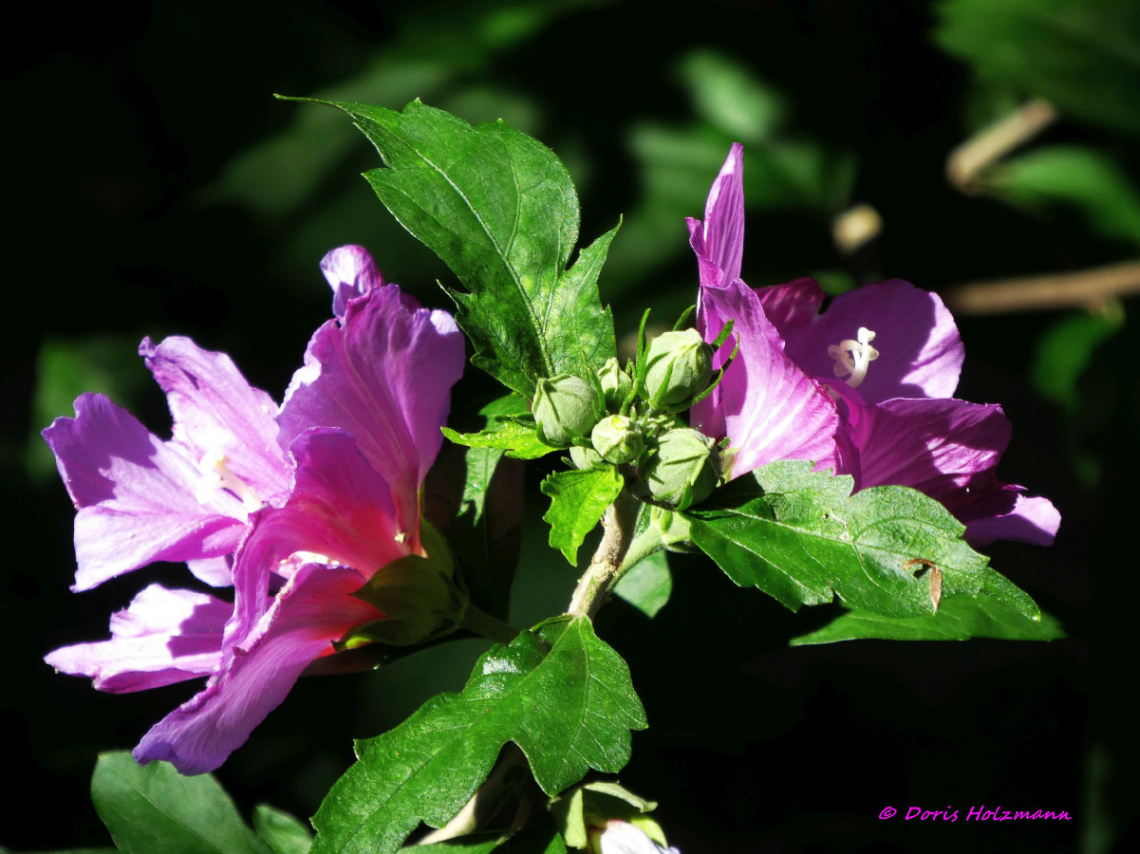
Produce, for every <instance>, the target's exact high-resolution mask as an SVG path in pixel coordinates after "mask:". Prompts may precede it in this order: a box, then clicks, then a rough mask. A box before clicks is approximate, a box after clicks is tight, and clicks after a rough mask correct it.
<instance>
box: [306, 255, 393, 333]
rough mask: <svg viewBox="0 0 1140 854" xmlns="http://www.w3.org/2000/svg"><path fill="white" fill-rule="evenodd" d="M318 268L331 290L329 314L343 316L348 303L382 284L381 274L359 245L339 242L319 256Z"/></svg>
mask: <svg viewBox="0 0 1140 854" xmlns="http://www.w3.org/2000/svg"><path fill="white" fill-rule="evenodd" d="M321 272H322V273H324V274H325V279H326V280H327V281H328V283H329V287H331V288H332V290H333V314H335V315H336V316H337V317H340V318H343V317H344V314H345V312H346V311H348V303H349V301H350V300H353V299H356V297H359V296H364V294H366V293H368V292H369V291H370V290H372V289H373V288H380V287H383V286H384V276H383V274H382V273H381V272H380V270H379V269H378V268H377V267H376V262H375V261H373V260H372V254H371V253H370V252H369V251H368V250H367V249H365V248H364V247H363V246H355V245H349V246H340V247H337V248H336V249H332V250H330V251H329V252H328V253H326V255H325V257H324V258H322V259H321Z"/></svg>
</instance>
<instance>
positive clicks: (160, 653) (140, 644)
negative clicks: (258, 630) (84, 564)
mask: <svg viewBox="0 0 1140 854" xmlns="http://www.w3.org/2000/svg"><path fill="white" fill-rule="evenodd" d="M232 612H233V606H232V605H230V604H228V603H226V602H222V601H221V600H219V599H215V598H214V597H213V596H210V595H208V594H205V593H198V592H196V591H193V590H167V589H166V588H165V587H161V586H159V585H157V584H152V585H151V586H149V587H147V588H146V589H145V590H143V591H142V592H141V593H139V594H138V595H137V596H136V597H135V598H134V599H133V600H132V601H131V604H130V606H129V607H128V608H127V609H126V610H124V611H119V612H117V613H115V614H113V615H112V616H111V640H108V641H101V642H97V643H81V644H75V645H74V646H65V647H62V648H61V649H57V650H55V651H54V652H52V653H49V654H48V655H47V656H45V657H44V661H46V662H47V663H48V664H50V665H51V666H52V667H54V668H55V669H56V670H60V671H63V672H64V673H70V674H71V675H72V676H89V677H91V678H92V679H93V680H94V685H95V688H96V689H97V690H99V691H107V692H110V693H112V694H124V693H128V692H131V691H142V690H145V689H147V688H159V687H161V686H163V685H172V684H174V683H175V682H182V681H184V680H186V679H194V678H195V677H198V676H208V675H209V674H211V673H213V672H214V671H215V670H217V668H218V665H219V664H220V663H221V660H222V630H223V629H224V627H225V624H226V620H228V619H229V617H230V614H231V613H232Z"/></svg>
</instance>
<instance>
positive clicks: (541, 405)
mask: <svg viewBox="0 0 1140 854" xmlns="http://www.w3.org/2000/svg"><path fill="white" fill-rule="evenodd" d="M604 413H605V410H604V409H603V407H602V402H601V400H599V399H598V394H597V392H595V391H594V387H593V386H591V385H590V384H589V383H588V382H586V381H585V380H583V379H579V378H578V377H572V376H570V375H569V374H558V375H557V376H554V377H550V378H549V379H540V380H539V381H538V385H537V386H535V391H534V420H535V423H536V424H537V425H538V438H540V439H542V441H544V442H545V443H546V444H548V445H553V446H554V447H556V448H567V447H569V446H570V445H573V444H574V443H575V442H577V441H582V440H584V439H585V437H587V436H589V435H590V431H591V430H592V429H593V427H594V425H595V424H597V423H598V419H599V418H601V417H602V415H603V414H604Z"/></svg>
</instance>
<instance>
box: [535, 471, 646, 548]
mask: <svg viewBox="0 0 1140 854" xmlns="http://www.w3.org/2000/svg"><path fill="white" fill-rule="evenodd" d="M624 486H625V479H624V478H623V477H622V476H621V475H620V474H618V471H617V469H616V468H615V467H614V466H609V465H601V466H598V467H596V468H592V469H586V470H585V471H557V472H553V473H552V474H550V475H548V476H547V477H546V479H545V480H543V481H542V487H541V488H542V492H543V494H544V495H548V496H550V510H548V511H547V513H546V515H545V516H543V517H542V518H543V520H545V521H546V522H547V523H548V524H549V525H550V547H551V548H554V549H560V550H561V551H562V554H564V555H565V556H566V560H568V561H570V563H571V565H574V566H576V565H577V564H578V548H579V547H580V546H581V545H582V542H583V541H584V540H585V539H586V535H587V534H589V533H590V531H592V530H594V528H596V527H597V525H598V522H599V521H600V520H601V518H602V514H603V513H605V512H606V508H607V507H609V506H610V505H611V504H613V503H614V499H616V498H617V497H618V495H620V494H621V491H622V488H623V487H624Z"/></svg>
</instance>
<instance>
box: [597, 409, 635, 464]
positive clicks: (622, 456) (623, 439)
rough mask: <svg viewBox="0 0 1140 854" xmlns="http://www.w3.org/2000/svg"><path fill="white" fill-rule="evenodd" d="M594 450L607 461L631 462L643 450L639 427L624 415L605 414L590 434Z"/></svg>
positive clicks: (617, 462) (616, 462)
mask: <svg viewBox="0 0 1140 854" xmlns="http://www.w3.org/2000/svg"><path fill="white" fill-rule="evenodd" d="M590 441H592V442H593V443H594V450H596V451H597V452H598V453H599V454H601V455H602V458H603V459H604V460H605V461H606V462H608V463H614V464H615V465H621V464H622V463H632V462H633V461H634V460H636V459H637V458H638V457H640V456H641V452H642V451H644V450H645V439H644V438H643V437H642V435H641V428H640V427H638V426H637V424H636V423H635V422H634V421H633V420H632V419H629V418H626V417H625V416H624V415H607V416H606V417H605V418H603V419H602V420H601V421H599V422H598V423H597V424H596V425H594V431H593V432H592V433H591V434H590Z"/></svg>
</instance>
